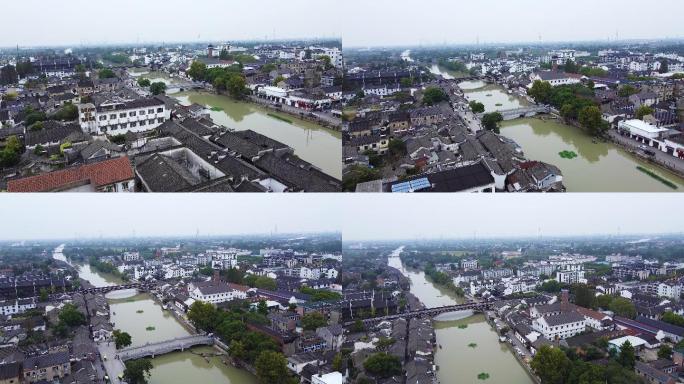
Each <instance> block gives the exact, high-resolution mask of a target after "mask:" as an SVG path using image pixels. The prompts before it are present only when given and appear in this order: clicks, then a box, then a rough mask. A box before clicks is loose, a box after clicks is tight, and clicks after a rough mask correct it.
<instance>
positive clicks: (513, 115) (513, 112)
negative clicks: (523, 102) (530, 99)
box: [478, 106, 551, 120]
mask: <svg viewBox="0 0 684 384" xmlns="http://www.w3.org/2000/svg"><path fill="white" fill-rule="evenodd" d="M498 112H499V113H500V114H501V116H503V119H504V120H515V119H522V118H524V117H533V116H536V115H538V114H540V113H551V108H549V107H545V106H531V107H525V108H516V109H507V110H505V111H498ZM483 115H484V114H483V113H480V114H478V116H479V117H480V118H482V116H483Z"/></svg>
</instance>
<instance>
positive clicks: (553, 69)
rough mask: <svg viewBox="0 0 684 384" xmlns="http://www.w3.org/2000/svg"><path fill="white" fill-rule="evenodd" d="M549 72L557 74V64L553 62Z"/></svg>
mask: <svg viewBox="0 0 684 384" xmlns="http://www.w3.org/2000/svg"><path fill="white" fill-rule="evenodd" d="M551 70H552V71H554V72H558V63H556V62H554V63H553V65H552V66H551Z"/></svg>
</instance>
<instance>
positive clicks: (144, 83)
mask: <svg viewBox="0 0 684 384" xmlns="http://www.w3.org/2000/svg"><path fill="white" fill-rule="evenodd" d="M150 84H152V83H151V82H150V79H146V78H144V77H141V78H139V79H138V85H139V86H141V87H143V88H146V87H149V86H150Z"/></svg>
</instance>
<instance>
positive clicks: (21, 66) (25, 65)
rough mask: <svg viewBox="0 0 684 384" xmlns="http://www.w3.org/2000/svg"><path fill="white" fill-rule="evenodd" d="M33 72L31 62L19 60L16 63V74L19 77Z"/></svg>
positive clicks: (22, 77) (24, 76)
mask: <svg viewBox="0 0 684 384" xmlns="http://www.w3.org/2000/svg"><path fill="white" fill-rule="evenodd" d="M33 72H34V70H33V64H31V62H30V61H21V62H18V63H17V75H18V76H19V78H21V79H24V78H26V76H28V75H30V74H32V73H33Z"/></svg>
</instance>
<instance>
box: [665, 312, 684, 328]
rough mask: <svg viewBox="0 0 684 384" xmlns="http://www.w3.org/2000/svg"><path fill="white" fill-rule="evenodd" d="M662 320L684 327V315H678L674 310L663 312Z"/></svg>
mask: <svg viewBox="0 0 684 384" xmlns="http://www.w3.org/2000/svg"><path fill="white" fill-rule="evenodd" d="M661 320H662V321H664V322H666V323H670V324H673V325H677V326H680V327H684V316H681V315H678V314H676V313H674V312H670V311H668V312H665V313H663V317H662V318H661Z"/></svg>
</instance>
